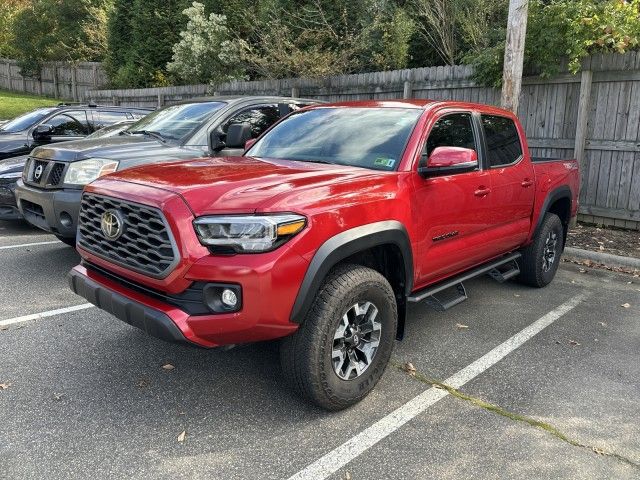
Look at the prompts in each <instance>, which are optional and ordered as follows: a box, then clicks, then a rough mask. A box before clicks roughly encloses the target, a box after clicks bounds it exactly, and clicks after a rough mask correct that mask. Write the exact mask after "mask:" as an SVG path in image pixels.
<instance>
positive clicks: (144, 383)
mask: <svg viewBox="0 0 640 480" xmlns="http://www.w3.org/2000/svg"><path fill="white" fill-rule="evenodd" d="M163 368H164V367H163ZM148 386H149V381H148V380H147V379H145V378H141V379H140V380H139V381H138V388H145V387H148Z"/></svg>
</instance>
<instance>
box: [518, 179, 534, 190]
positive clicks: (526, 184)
mask: <svg viewBox="0 0 640 480" xmlns="http://www.w3.org/2000/svg"><path fill="white" fill-rule="evenodd" d="M520 185H522V186H523V187H524V188H529V187H530V186H531V185H533V180H529V179H528V178H525V179H524V180H523V181H522V183H521V184H520Z"/></svg>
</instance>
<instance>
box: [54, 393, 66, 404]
mask: <svg viewBox="0 0 640 480" xmlns="http://www.w3.org/2000/svg"><path fill="white" fill-rule="evenodd" d="M62 397H64V393H54V394H53V399H54V400H57V401H58V402H59V401H60V400H62Z"/></svg>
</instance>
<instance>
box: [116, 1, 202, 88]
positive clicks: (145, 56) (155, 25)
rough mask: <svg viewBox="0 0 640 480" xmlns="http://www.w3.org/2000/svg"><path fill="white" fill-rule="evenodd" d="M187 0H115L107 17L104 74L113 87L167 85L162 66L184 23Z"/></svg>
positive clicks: (164, 70) (168, 79)
mask: <svg viewBox="0 0 640 480" xmlns="http://www.w3.org/2000/svg"><path fill="white" fill-rule="evenodd" d="M188 3H189V2H188V1H187V0H159V1H154V2H150V1H149V0H129V1H127V0H122V1H117V2H116V3H115V5H114V8H113V13H112V15H111V17H110V19H109V27H108V31H109V33H108V44H109V55H108V56H107V73H108V75H109V77H110V80H111V83H112V84H113V86H115V87H134V88H140V87H155V86H163V85H166V84H170V83H172V82H171V79H170V78H169V77H168V72H167V69H166V65H167V63H168V62H170V61H171V57H172V55H173V45H174V44H175V43H177V42H178V41H179V40H180V31H181V30H182V29H183V28H184V26H185V24H186V21H187V19H186V17H185V16H184V15H182V11H183V10H184V9H185V8H186V7H187V6H188Z"/></svg>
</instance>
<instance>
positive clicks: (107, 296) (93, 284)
mask: <svg viewBox="0 0 640 480" xmlns="http://www.w3.org/2000/svg"><path fill="white" fill-rule="evenodd" d="M81 268H82V267H76V268H74V269H73V270H71V272H69V275H68V276H67V278H68V280H69V286H70V287H71V290H73V291H74V293H76V294H78V295H80V296H81V297H84V298H86V299H87V300H89V301H90V302H91V303H93V304H94V305H95V306H96V307H98V308H101V309H102V310H104V311H106V312H109V313H110V314H112V315H114V316H115V317H117V318H119V319H120V320H122V321H123V322H127V323H128V324H129V325H132V326H134V327H137V328H139V329H140V330H143V331H145V332H146V333H148V334H149V335H151V336H154V337H157V338H160V339H162V340H166V341H169V342H176V343H187V344H189V343H190V342H189V341H188V340H187V339H186V338H185V337H184V335H183V334H182V332H181V331H180V329H179V328H178V327H177V326H176V324H175V323H174V322H173V321H172V320H171V318H170V317H169V315H167V314H166V313H164V312H162V311H160V310H157V309H154V308H151V307H150V306H148V305H145V304H144V303H141V302H137V301H135V300H133V299H131V298H128V297H125V296H124V295H122V294H120V293H118V292H116V291H114V290H110V289H109V288H108V287H107V286H106V285H104V284H101V283H99V282H98V281H96V280H94V279H91V278H89V277H88V276H87V275H85V274H83V273H82V271H81V270H80V269H81ZM85 273H86V271H85Z"/></svg>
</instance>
